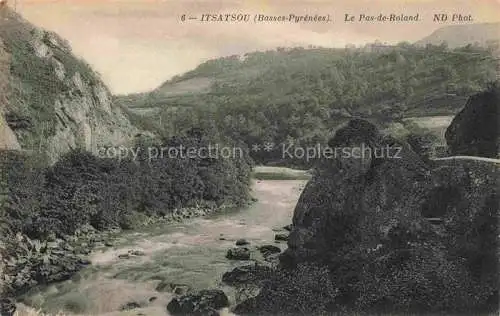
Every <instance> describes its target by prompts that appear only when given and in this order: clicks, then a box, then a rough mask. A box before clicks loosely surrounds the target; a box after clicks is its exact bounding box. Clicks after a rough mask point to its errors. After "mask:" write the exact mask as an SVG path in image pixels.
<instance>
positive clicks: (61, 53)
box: [0, 7, 137, 162]
mask: <svg viewBox="0 0 500 316" xmlns="http://www.w3.org/2000/svg"><path fill="white" fill-rule="evenodd" d="M0 93H1V95H0V104H1V107H0V109H1V118H0V124H1V126H0V130H1V131H0V132H1V136H2V138H1V141H0V142H1V143H2V144H0V145H3V146H4V147H12V148H17V147H19V146H20V147H21V148H22V149H25V150H34V151H37V152H40V153H43V154H44V156H46V158H47V159H48V162H54V161H56V160H57V158H58V157H59V156H60V155H61V154H63V153H65V152H67V151H69V150H70V149H72V148H77V147H84V148H87V149H89V150H93V149H95V148H96V147H98V146H102V145H117V144H124V143H127V142H128V141H129V140H130V139H131V138H132V137H133V136H134V135H135V134H136V133H137V129H136V128H135V127H133V126H132V125H131V123H130V122H129V120H128V119H127V117H126V115H125V113H124V112H123V111H122V110H121V109H120V108H119V107H117V106H115V105H114V104H113V103H112V102H111V94H110V92H109V91H108V89H107V88H106V86H105V85H104V83H103V82H102V81H101V80H100V78H99V76H98V74H96V73H95V72H94V71H93V70H92V69H91V68H90V67H89V66H88V65H87V64H86V63H85V62H84V61H82V60H80V59H79V58H77V57H76V56H75V55H73V53H72V52H71V47H70V46H69V44H68V43H67V42H66V41H65V40H63V39H62V38H60V37H59V36H58V35H57V34H54V33H52V32H48V31H45V30H42V29H40V28H37V27H35V26H33V25H32V24H30V23H29V22H28V21H26V20H24V19H23V18H22V17H21V16H19V15H18V14H16V13H14V12H12V11H11V10H10V9H8V8H7V7H2V8H1V9H0ZM5 123H7V124H5ZM14 136H15V137H14Z"/></svg>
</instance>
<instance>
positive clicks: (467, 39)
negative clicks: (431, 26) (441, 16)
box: [415, 23, 500, 48]
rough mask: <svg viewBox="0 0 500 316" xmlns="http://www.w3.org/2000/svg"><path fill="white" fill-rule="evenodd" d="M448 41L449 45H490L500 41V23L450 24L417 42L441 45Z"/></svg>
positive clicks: (418, 43) (419, 43)
mask: <svg viewBox="0 0 500 316" xmlns="http://www.w3.org/2000/svg"><path fill="white" fill-rule="evenodd" d="M443 42H446V43H447V44H448V47H450V48H455V47H462V46H465V45H468V44H475V43H477V44H479V45H480V46H488V45H491V44H492V43H493V42H496V43H499V42H500V23H478V24H466V25H450V26H445V27H442V28H439V29H437V30H436V31H434V32H433V33H432V34H430V35H429V36H427V37H425V38H423V39H421V40H420V41H418V42H416V43H415V44H417V45H427V44H433V45H440V44H441V43H443Z"/></svg>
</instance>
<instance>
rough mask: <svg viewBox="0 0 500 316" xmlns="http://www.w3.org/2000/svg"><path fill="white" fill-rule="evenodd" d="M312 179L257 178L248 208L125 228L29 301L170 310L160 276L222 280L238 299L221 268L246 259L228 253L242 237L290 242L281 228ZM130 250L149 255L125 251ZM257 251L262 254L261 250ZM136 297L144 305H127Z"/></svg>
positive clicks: (216, 283) (70, 308) (83, 310)
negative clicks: (279, 237) (280, 237)
mask: <svg viewBox="0 0 500 316" xmlns="http://www.w3.org/2000/svg"><path fill="white" fill-rule="evenodd" d="M305 182H306V181H303V180H263V181H256V182H255V183H254V185H253V196H254V197H256V198H257V199H258V201H257V202H256V203H254V204H253V205H251V206H249V207H247V208H245V209H241V210H233V211H231V212H225V213H219V214H216V215H212V216H209V217H205V218H197V219H193V220H189V221H186V222H184V223H175V224H164V225H157V226H151V227H148V228H147V231H132V232H127V233H124V234H123V235H121V236H120V237H119V238H118V239H117V242H116V243H115V246H114V247H112V248H104V249H98V250H96V251H94V252H93V253H92V254H91V255H90V259H91V261H92V263H93V264H92V265H91V266H89V267H88V268H86V269H85V270H83V271H82V272H80V273H79V274H78V275H77V276H75V277H74V278H73V279H72V280H70V281H66V282H62V283H59V284H55V285H51V286H49V287H48V288H46V289H43V290H42V291H39V292H38V293H36V294H33V295H31V296H30V297H29V298H28V301H27V303H29V305H32V306H35V307H43V308H44V309H47V310H49V311H51V312H57V311H61V310H62V311H65V312H72V313H78V314H86V315H140V314H141V313H142V314H143V315H152V316H154V315H168V313H167V311H166V305H167V304H168V302H169V301H170V299H171V298H172V297H173V294H171V293H169V292H157V291H155V288H156V286H157V285H158V284H159V283H160V282H167V283H174V284H183V285H188V286H190V287H192V288H193V289H204V288H214V287H218V288H221V289H223V290H224V291H225V292H226V293H227V294H228V296H229V298H230V300H232V301H234V293H233V292H232V290H231V288H229V287H226V286H224V285H223V284H221V276H222V274H223V273H224V272H226V271H228V270H230V269H231V268H233V267H235V266H236V265H241V264H243V263H245V262H242V261H231V260H228V259H226V258H225V255H226V252H227V250H228V249H229V248H231V247H234V245H235V241H236V240H237V239H239V238H245V239H247V240H248V241H249V242H250V243H251V244H250V247H255V246H258V245H264V244H275V245H277V246H279V247H281V248H282V249H284V248H285V247H286V243H284V242H282V243H279V244H276V243H275V242H274V234H275V231H276V229H279V228H281V227H283V226H284V225H287V224H289V223H291V218H292V215H293V210H294V207H295V204H296V202H297V199H298V197H299V195H300V192H301V190H302V188H303V186H304V184H305ZM129 250H140V251H142V252H143V253H144V255H143V256H131V257H130V258H128V259H120V258H119V257H118V256H119V255H120V254H126V253H127V252H128V251H129ZM252 256H259V254H258V251H255V252H253V253H252ZM131 302H136V303H139V304H141V305H144V306H143V307H141V308H137V309H133V310H130V311H127V312H120V311H119V310H120V307H121V306H123V305H125V304H127V303H131Z"/></svg>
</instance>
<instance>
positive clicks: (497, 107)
mask: <svg viewBox="0 0 500 316" xmlns="http://www.w3.org/2000/svg"><path fill="white" fill-rule="evenodd" d="M445 137H446V142H447V143H448V146H449V152H450V154H451V155H452V156H457V155H464V156H480V157H488V158H498V157H499V149H500V88H498V87H495V88H492V89H490V90H489V91H486V92H482V93H478V94H476V95H474V96H472V97H470V98H469V100H468V101H467V103H466V105H465V107H464V108H463V109H462V111H460V113H458V114H457V115H456V116H455V118H454V119H453V121H452V122H451V124H450V126H449V127H448V129H447V130H446V134H445Z"/></svg>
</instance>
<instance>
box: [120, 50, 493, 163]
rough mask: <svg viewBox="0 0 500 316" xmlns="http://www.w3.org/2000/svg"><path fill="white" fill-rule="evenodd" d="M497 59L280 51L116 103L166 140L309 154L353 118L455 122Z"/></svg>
mask: <svg viewBox="0 0 500 316" xmlns="http://www.w3.org/2000/svg"><path fill="white" fill-rule="evenodd" d="M492 54H493V52H492V51H490V50H489V49H487V48H481V47H476V46H468V47H462V48H456V49H449V48H446V47H445V46H433V45H430V46H428V47H419V46H415V45H411V44H409V43H401V44H399V45H396V46H392V47H391V46H389V47H388V46H382V45H377V44H373V45H367V46H366V47H364V48H352V49H338V48H311V49H304V48H286V49H285V48H278V49H277V50H272V51H266V52H253V53H249V54H246V55H244V56H229V57H223V58H219V59H214V60H210V61H207V62H205V63H203V64H201V65H199V66H198V67H197V68H196V69H194V70H192V71H189V72H187V73H185V74H183V75H181V76H178V77H175V78H173V79H172V80H169V81H168V82H165V83H164V84H162V85H161V86H160V87H158V88H157V89H155V90H153V91H152V92H150V93H142V94H136V95H128V96H117V97H116V100H117V102H118V103H119V104H121V105H123V106H124V107H126V108H129V109H131V110H132V111H133V112H134V113H136V114H137V118H140V116H141V115H143V116H145V117H147V118H149V119H148V121H147V123H148V125H149V126H148V127H146V128H151V129H160V130H162V132H163V133H164V134H166V135H172V134H173V133H178V132H182V131H183V130H187V129H189V128H190V127H192V126H197V127H202V128H205V129H209V130H211V131H212V132H213V133H222V134H223V135H226V136H229V137H231V138H234V139H238V140H242V141H244V142H245V143H246V144H248V145H249V146H251V145H252V144H263V143H265V142H272V143H275V144H282V143H293V144H300V145H302V146H303V145H305V144H311V143H317V142H324V141H325V140H326V139H327V138H328V137H329V136H331V135H330V134H331V131H332V130H334V129H335V128H336V127H337V126H339V124H340V123H343V122H346V121H347V120H349V119H351V118H353V117H358V118H365V119H370V120H372V121H374V122H377V123H380V124H385V123H386V122H389V121H401V120H403V119H404V118H406V117H419V116H433V115H440V116H449V115H454V114H456V113H457V112H458V111H459V110H460V109H461V107H462V106H463V105H464V104H465V101H466V100H467V97H468V96H469V95H471V94H474V93H476V92H478V91H481V90H484V89H485V88H486V87H487V85H488V83H489V82H492V81H494V80H495V78H496V73H497V72H496V68H497V61H496V59H495V57H494V56H493V55H492ZM151 114H153V115H151ZM151 118H154V119H151ZM143 120H144V119H143ZM254 158H257V160H258V161H259V160H260V158H259V157H256V156H255V154H254ZM262 162H263V161H262Z"/></svg>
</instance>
